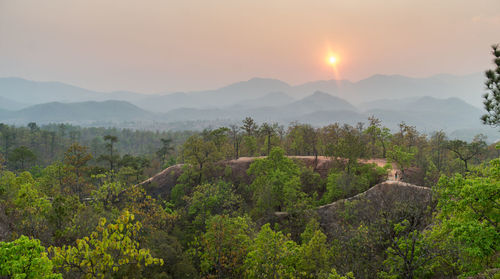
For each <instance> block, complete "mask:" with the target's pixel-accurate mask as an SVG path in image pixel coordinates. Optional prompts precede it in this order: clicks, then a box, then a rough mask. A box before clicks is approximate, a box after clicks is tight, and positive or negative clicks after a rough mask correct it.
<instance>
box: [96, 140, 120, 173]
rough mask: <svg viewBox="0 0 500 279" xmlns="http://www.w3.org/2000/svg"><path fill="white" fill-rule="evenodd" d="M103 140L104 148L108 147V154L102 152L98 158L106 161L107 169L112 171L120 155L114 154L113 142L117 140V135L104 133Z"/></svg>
mask: <svg viewBox="0 0 500 279" xmlns="http://www.w3.org/2000/svg"><path fill="white" fill-rule="evenodd" d="M104 140H105V141H107V143H106V148H107V149H108V154H103V155H101V156H100V157H99V158H100V159H101V160H103V161H107V162H108V163H109V170H111V171H113V170H114V169H115V166H116V163H117V162H118V161H119V159H120V155H118V154H116V150H115V143H117V142H118V137H116V136H112V135H106V136H104Z"/></svg>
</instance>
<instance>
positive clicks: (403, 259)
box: [379, 220, 437, 279]
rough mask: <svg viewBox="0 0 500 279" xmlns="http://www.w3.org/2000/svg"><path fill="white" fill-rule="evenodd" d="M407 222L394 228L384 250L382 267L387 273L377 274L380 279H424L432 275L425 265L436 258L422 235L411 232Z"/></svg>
mask: <svg viewBox="0 0 500 279" xmlns="http://www.w3.org/2000/svg"><path fill="white" fill-rule="evenodd" d="M409 228H410V225H409V222H408V220H404V221H403V222H401V223H398V224H396V225H395V226H394V237H393V239H392V240H391V243H390V245H389V247H388V248H387V250H386V254H387V259H386V260H385V261H384V266H385V268H386V270H387V271H382V272H380V273H379V275H380V277H382V278H395V276H397V277H396V278H405V279H412V278H426V277H428V276H429V275H431V274H432V270H431V269H429V268H428V266H427V264H428V263H429V262H430V261H431V260H432V259H433V258H434V257H436V256H437V254H436V253H433V252H432V249H431V248H430V247H429V245H428V243H427V242H425V240H424V236H423V234H422V233H421V232H420V231H418V230H416V229H415V230H411V229H410V231H409V232H408V230H409Z"/></svg>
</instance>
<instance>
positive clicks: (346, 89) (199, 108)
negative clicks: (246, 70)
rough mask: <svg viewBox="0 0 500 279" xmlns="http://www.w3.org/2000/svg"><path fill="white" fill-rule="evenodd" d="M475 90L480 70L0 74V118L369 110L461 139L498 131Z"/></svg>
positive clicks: (320, 116)
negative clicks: (191, 79) (323, 74)
mask: <svg viewBox="0 0 500 279" xmlns="http://www.w3.org/2000/svg"><path fill="white" fill-rule="evenodd" d="M482 92H483V90H482V78H481V77H480V75H469V76H462V77H458V76H451V75H438V76H433V77H430V78H424V79H416V78H408V77H403V76H382V75H376V76H373V77H371V78H368V79H365V80H361V81H359V82H356V83H353V82H349V81H335V80H330V81H317V82H310V83H306V84H302V85H297V86H291V85H289V84H287V83H285V82H282V81H279V80H274V79H262V78H254V79H250V80H248V81H243V82H238V83H234V84H231V85H229V86H225V87H222V88H220V89H216V90H208V91H196V92H187V93H186V92H177V93H170V94H158V95H146V94H140V93H134V92H129V91H116V92H108V93H105V92H96V91H91V90H87V89H83V88H79V87H75V86H71V85H67V84H63V83H57V82H34V81H27V80H24V79H19V78H0V122H5V123H13V124H19V125H21V124H26V123H28V122H32V121H35V122H37V123H40V124H44V123H51V122H67V123H73V124H78V125H119V124H120V123H123V122H135V123H137V124H136V126H137V128H141V125H144V123H149V124H148V125H147V126H148V127H154V125H153V126H151V123H176V122H177V123H179V122H186V121H192V122H193V121H194V122H203V121H205V122H207V123H210V125H211V126H213V125H217V124H218V123H233V122H234V123H236V122H240V121H241V120H242V119H243V118H245V117H247V116H251V117H253V118H254V119H256V120H257V121H259V122H263V121H269V122H279V123H282V124H288V123H290V122H292V121H299V122H303V123H310V124H313V125H326V124H330V123H333V122H339V123H347V124H352V125H353V124H356V123H357V122H366V121H367V118H368V117H369V116H371V115H374V116H376V117H378V118H380V119H381V120H382V122H383V124H384V125H385V126H387V127H389V128H392V129H396V128H397V127H398V124H399V123H401V122H402V121H404V122H405V123H407V124H409V125H414V126H416V127H417V128H418V129H420V130H422V131H425V132H432V131H435V130H444V131H446V132H448V133H457V134H460V135H462V137H464V135H466V136H467V137H472V136H473V134H477V133H484V134H487V135H489V136H490V138H491V137H493V138H495V139H496V137H498V131H496V130H494V129H488V128H486V127H484V126H482V125H481V123H480V121H479V117H480V116H481V114H482V113H483V111H482V109H480V108H479V107H480V102H481V93H482ZM465 100H467V101H468V102H467V101H465ZM473 104H475V105H473ZM139 123H141V124H139ZM181 126H182V125H181ZM177 127H178V125H177ZM197 127H198V128H200V127H203V125H201V126H200V125H197ZM184 128H185V129H191V128H192V127H190V126H189V125H187V126H186V125H184ZM464 131H467V132H464Z"/></svg>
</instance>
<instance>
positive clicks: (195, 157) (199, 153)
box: [182, 135, 221, 184]
mask: <svg viewBox="0 0 500 279" xmlns="http://www.w3.org/2000/svg"><path fill="white" fill-rule="evenodd" d="M182 156H183V157H184V161H185V162H186V163H188V164H191V165H193V166H194V167H196V168H197V169H198V171H199V175H198V179H197V183H198V184H199V183H201V181H202V178H203V174H204V172H205V169H207V168H209V167H210V164H212V163H214V162H216V161H218V160H220V159H221V154H220V153H219V152H218V151H217V148H216V146H215V144H214V143H213V142H212V141H205V140H204V139H203V138H201V137H200V136H198V135H194V136H191V137H189V138H188V139H187V140H186V142H185V143H184V145H183V146H182Z"/></svg>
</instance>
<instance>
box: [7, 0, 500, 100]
mask: <svg viewBox="0 0 500 279" xmlns="http://www.w3.org/2000/svg"><path fill="white" fill-rule="evenodd" d="M494 43H500V1H498V0H467V1H466V0H439V1H436V0H380V1H376V0H345V1H341V0H307V1H305V0H300V1H299V0H265V1H261V0H210V1H207V0H182V1H173V0H143V1H139V0H114V1H112V0H44V1H40V0H0V76H1V77H22V78H26V79H32V80H38V81H60V82H65V83H70V84H73V85H77V86H81V87H85V88H88V89H93V90H100V91H112V90H132V91H138V92H143V93H156V92H173V91H190V90H201V89H212V88H218V87H222V86H225V85H227V84H230V83H233V82H237V81H241V80H248V79H250V78H253V77H265V78H276V79H280V80H283V81H285V82H288V83H290V84H292V85H295V84H300V83H303V82H307V81H314V80H324V79H333V78H336V79H348V80H351V81H357V80H360V79H363V78H367V77H369V76H371V75H374V74H400V75H406V76H411V77H427V76H431V75H434V74H441V73H449V74H456V75H464V74H470V73H477V72H481V71H484V70H486V69H488V68H491V67H492V63H491V54H490V46H491V45H492V44H494ZM329 55H335V56H336V57H337V60H338V62H337V64H336V65H335V69H333V67H332V66H331V65H329V64H328V63H327V60H328V56H329Z"/></svg>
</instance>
